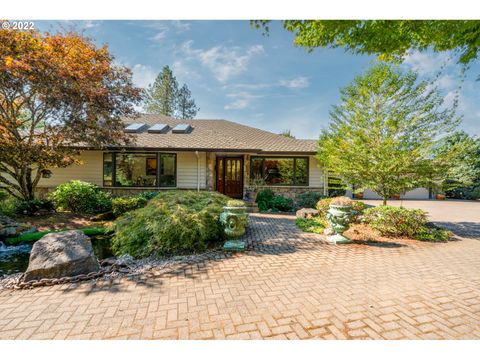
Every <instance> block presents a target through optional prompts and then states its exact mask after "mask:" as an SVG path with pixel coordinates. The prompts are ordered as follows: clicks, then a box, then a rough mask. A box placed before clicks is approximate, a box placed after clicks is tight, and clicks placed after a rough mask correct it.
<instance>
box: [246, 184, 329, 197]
mask: <svg viewBox="0 0 480 360" xmlns="http://www.w3.org/2000/svg"><path fill="white" fill-rule="evenodd" d="M262 189H272V190H273V192H274V193H275V194H277V195H282V196H285V197H289V198H291V199H294V200H295V198H296V197H297V195H299V194H303V193H307V192H315V193H319V194H322V195H323V187H308V186H260V187H258V188H257V189H256V190H255V189H254V188H252V187H250V186H246V187H245V198H246V199H248V200H255V199H254V196H256V193H257V192H258V191H260V190H262Z"/></svg>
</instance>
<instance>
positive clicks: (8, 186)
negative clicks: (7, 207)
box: [0, 30, 143, 200]
mask: <svg viewBox="0 0 480 360" xmlns="http://www.w3.org/2000/svg"><path fill="white" fill-rule="evenodd" d="M113 60H114V58H113V56H112V55H111V54H110V53H109V52H108V49H107V47H106V46H103V47H97V46H96V45H95V44H94V43H93V42H92V41H91V40H90V39H88V38H85V37H83V36H81V35H79V34H76V33H65V34H60V33H59V34H49V33H41V32H38V31H14V30H0V187H1V188H4V189H5V190H6V191H7V192H9V193H10V194H11V195H13V196H14V197H16V198H18V199H23V200H31V199H34V197H35V188H36V187H37V185H38V183H39V181H40V179H41V177H42V174H44V173H45V172H46V171H47V170H49V169H51V168H56V167H66V166H69V165H71V164H74V163H80V161H79V160H78V158H77V155H78V153H79V147H78V146H79V145H82V146H91V147H95V148H101V147H102V146H105V145H107V144H110V145H113V144H121V143H126V142H128V141H130V139H129V138H128V137H126V135H125V134H124V132H123V125H122V121H121V117H123V116H132V117H133V116H135V115H136V111H135V105H137V104H139V103H140V101H141V99H142V95H143V92H142V90H141V89H139V88H136V87H134V86H133V84H132V74H131V71H130V70H129V69H128V68H125V67H121V66H118V65H115V64H114V61H113Z"/></svg>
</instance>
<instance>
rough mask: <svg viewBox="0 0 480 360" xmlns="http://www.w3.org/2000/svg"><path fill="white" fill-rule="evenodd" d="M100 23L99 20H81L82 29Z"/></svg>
mask: <svg viewBox="0 0 480 360" xmlns="http://www.w3.org/2000/svg"><path fill="white" fill-rule="evenodd" d="M100 24H101V21H93V20H85V21H84V22H83V28H84V29H91V28H94V27H97V26H99V25H100Z"/></svg>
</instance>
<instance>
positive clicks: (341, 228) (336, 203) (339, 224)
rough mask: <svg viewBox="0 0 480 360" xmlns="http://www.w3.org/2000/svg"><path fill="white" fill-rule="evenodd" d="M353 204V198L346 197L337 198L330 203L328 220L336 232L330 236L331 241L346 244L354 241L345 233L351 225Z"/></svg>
mask: <svg viewBox="0 0 480 360" xmlns="http://www.w3.org/2000/svg"><path fill="white" fill-rule="evenodd" d="M352 205H353V203H352V200H350V199H349V198H346V197H339V198H335V199H333V200H332V202H331V203H330V206H329V209H328V212H327V220H328V222H329V223H330V226H331V227H332V229H333V231H334V232H335V234H334V235H331V236H328V240H329V241H330V242H331V243H333V244H344V243H350V242H352V241H351V240H350V239H349V238H347V237H346V236H344V235H343V233H344V232H345V231H347V230H348V229H349V227H350V221H351V220H352V216H353V212H352Z"/></svg>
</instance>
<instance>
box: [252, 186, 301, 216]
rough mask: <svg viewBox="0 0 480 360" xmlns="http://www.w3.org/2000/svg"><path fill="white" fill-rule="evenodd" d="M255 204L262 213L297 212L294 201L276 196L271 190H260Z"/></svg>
mask: <svg viewBox="0 0 480 360" xmlns="http://www.w3.org/2000/svg"><path fill="white" fill-rule="evenodd" d="M255 202H256V203H257V204H258V209H259V210H260V211H261V212H265V211H274V212H276V211H284V212H291V211H293V210H295V206H294V202H293V200H292V199H290V198H288V197H285V196H281V195H275V193H274V192H273V190H271V189H263V190H260V191H259V192H258V194H257V199H256V200H255Z"/></svg>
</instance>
